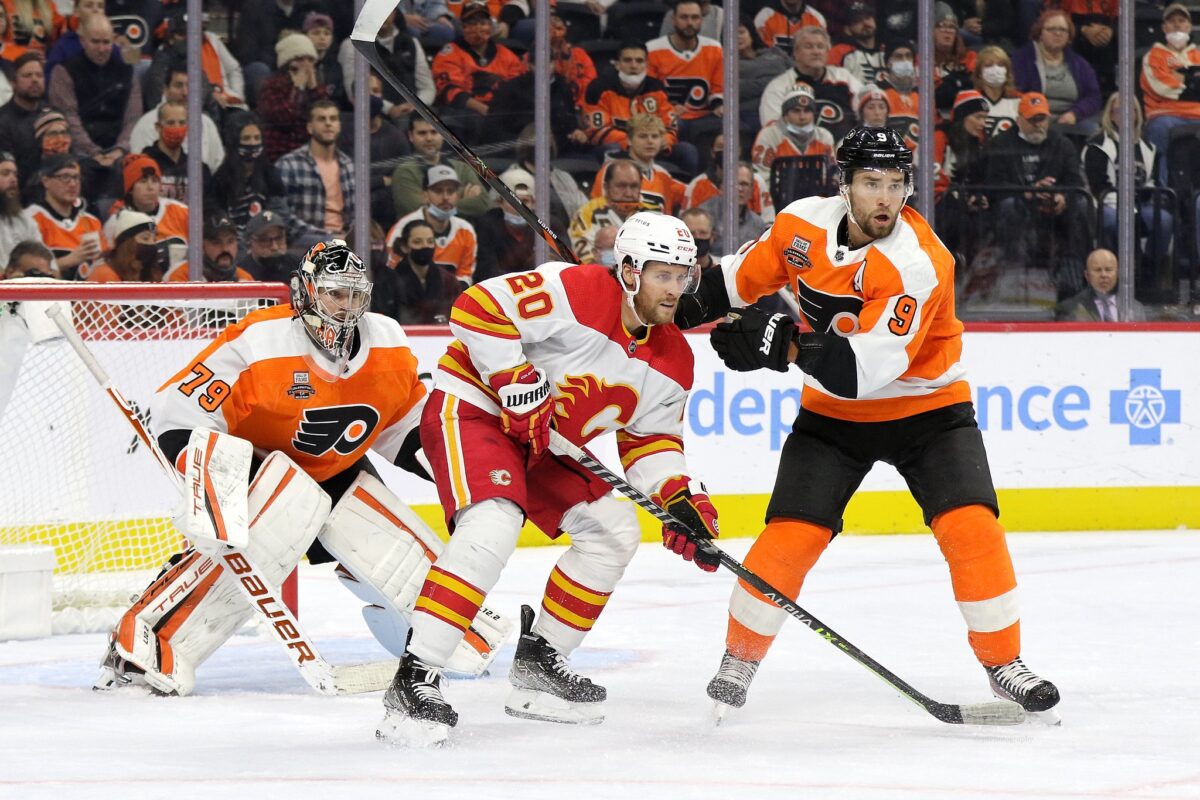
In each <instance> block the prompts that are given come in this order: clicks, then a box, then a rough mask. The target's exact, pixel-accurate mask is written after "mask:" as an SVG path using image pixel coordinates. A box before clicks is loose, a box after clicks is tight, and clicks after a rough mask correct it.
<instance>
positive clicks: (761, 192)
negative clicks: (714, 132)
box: [682, 173, 775, 222]
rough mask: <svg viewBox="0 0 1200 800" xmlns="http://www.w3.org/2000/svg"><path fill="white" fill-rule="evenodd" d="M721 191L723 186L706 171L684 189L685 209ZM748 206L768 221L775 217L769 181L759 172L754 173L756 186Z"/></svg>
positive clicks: (693, 206) (751, 193)
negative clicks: (768, 185) (768, 189)
mask: <svg viewBox="0 0 1200 800" xmlns="http://www.w3.org/2000/svg"><path fill="white" fill-rule="evenodd" d="M720 193H721V187H720V186H717V185H716V184H715V183H713V179H712V178H710V177H709V176H708V175H707V174H705V173H700V174H699V175H697V176H696V177H694V178H692V182H691V183H689V184H688V185H687V188H686V189H684V191H683V206H682V208H683V210H684V211H686V210H687V209H689V208H695V207H696V206H698V205H701V204H702V203H704V202H705V201H706V200H710V199H712V198H714V197H716V196H717V195H719V194H720ZM746 208H748V209H750V210H751V211H753V212H754V213H755V214H758V215H759V216H760V217H762V218H763V219H764V220H766V221H767V222H770V221H771V220H773V219H775V204H774V203H773V202H772V201H771V193H770V192H768V191H767V182H766V181H764V180H763V179H762V176H761V175H759V174H758V173H755V175H754V186H752V187H751V189H750V199H749V200H748V201H747V202H746Z"/></svg>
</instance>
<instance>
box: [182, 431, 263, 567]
mask: <svg viewBox="0 0 1200 800" xmlns="http://www.w3.org/2000/svg"><path fill="white" fill-rule="evenodd" d="M183 455H184V465H183V485H184V497H183V518H182V524H181V525H180V528H181V529H182V532H183V535H184V536H186V537H187V538H188V540H189V541H191V542H192V543H193V544H195V545H197V546H199V547H200V549H202V550H204V551H206V552H216V550H217V549H218V548H219V546H220V545H223V544H228V545H232V546H233V547H245V546H246V544H247V543H248V541H249V538H250V518H249V516H248V515H249V501H248V498H247V495H246V484H247V483H249V482H250V461H251V459H252V458H253V457H254V447H253V445H251V444H250V442H248V441H247V440H245V439H241V438H239V437H237V436H231V435H229V434H227V433H218V432H217V431H212V430H205V429H203V428H197V429H195V430H194V431H192V435H191V437H190V438H189V439H188V443H187V447H186V448H185V449H184V451H183Z"/></svg>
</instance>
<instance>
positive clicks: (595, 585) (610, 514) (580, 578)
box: [533, 494, 642, 656]
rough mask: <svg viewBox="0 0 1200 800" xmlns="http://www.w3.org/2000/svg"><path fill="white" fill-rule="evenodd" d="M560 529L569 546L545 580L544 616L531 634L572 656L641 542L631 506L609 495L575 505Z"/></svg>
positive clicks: (638, 527) (640, 532) (566, 515)
mask: <svg viewBox="0 0 1200 800" xmlns="http://www.w3.org/2000/svg"><path fill="white" fill-rule="evenodd" d="M562 528H563V530H565V531H566V532H567V533H569V534H570V535H571V546H570V547H569V548H568V549H567V552H565V553H563V554H562V556H561V557H560V558H559V559H558V563H557V564H556V565H555V567H554V569H553V570H552V571H551V572H550V577H549V579H548V580H547V581H546V593H545V595H543V597H542V613H541V614H539V615H538V620H537V623H536V624H535V625H534V626H533V632H534V633H536V634H538V635H539V636H541V637H543V638H544V639H545V640H546V641H547V642H549V643H550V644H551V645H552V646H553V647H554V649H555V650H557V651H558V652H560V653H562V654H563V655H564V656H568V655H570V654H571V652H572V651H574V650H575V648H577V647H578V646H579V645H580V644H581V643H582V642H583V638H584V637H585V636H586V635H587V633H588V631H590V630H591V629H592V626H593V625H595V624H596V620H597V619H598V618H599V616H600V613H601V612H602V611H604V606H605V605H606V604H607V603H608V598H609V597H610V596H611V595H612V592H613V590H614V589H615V588H616V586H617V582H618V581H620V580H621V576H622V575H624V574H625V568H626V567H627V566H628V565H629V562H630V561H631V560H633V555H634V553H636V552H637V549H638V545H639V544H640V543H641V540H642V530H641V526H639V525H638V521H637V515H636V513H635V512H634V510H633V506H632V505H631V504H630V503H623V502H621V501H619V500H617V498H616V496H615V495H612V494H607V495H605V496H603V497H601V498H600V499H598V500H594V501H592V502H590V503H579V504H577V505H575V506H572V507H571V509H570V510H568V511H567V513H566V514H565V515H563V520H562Z"/></svg>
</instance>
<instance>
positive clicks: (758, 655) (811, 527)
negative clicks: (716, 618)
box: [725, 517, 832, 661]
mask: <svg viewBox="0 0 1200 800" xmlns="http://www.w3.org/2000/svg"><path fill="white" fill-rule="evenodd" d="M831 538H832V531H830V530H829V528H825V527H823V526H821V525H815V524H813V523H811V522H802V521H800V520H795V519H783V518H779V517H776V518H774V519H772V520H771V521H770V522H768V523H767V527H766V528H765V529H764V530H763V532H762V533H761V534H760V535H759V537H758V540H757V541H755V542H754V545H753V546H752V547H751V548H750V552H749V553H748V554H747V555H746V561H745V565H746V567H747V568H748V569H749V570H750V571H751V572H753V573H754V574H756V575H758V576H759V577H760V578H762V579H763V580H765V581H766V582H767V583H769V584H771V585H772V586H774V587H775V588H776V589H778V590H780V591H781V592H783V593H785V594H786V595H788V597H790V598H792V599H793V600H795V599H796V596H797V595H798V594H799V593H800V587H801V586H802V585H803V584H804V576H805V575H807V574H808V571H809V570H810V569H812V567H813V565H814V564H816V563H817V559H818V558H820V557H821V553H823V552H825V548H826V547H827V546H828V545H829V540H830V539H831ZM786 617H787V612H785V611H784V610H783V609H781V608H779V607H778V606H776V605H775V604H774V603H772V602H771V601H770V600H767V599H766V598H765V597H763V596H762V594H761V593H760V592H758V591H757V590H756V589H753V588H751V587H750V586H748V585H747V584H745V583H743V582H742V581H740V580H739V581H738V583H737V585H736V586H735V587H733V596H732V597H731V598H730V599H729V630H728V633H727V634H726V637H725V646H726V648H727V649H728V650H729V652H730V653H732V654H733V655H735V656H737V657H738V658H740V659H743V660H746V661H761V660H762V658H763V656H765V655H766V654H767V649H768V648H769V647H770V646H771V642H773V641H774V640H775V635H776V634H777V633H779V629H780V627H781V626H782V625H783V621H784V619H785V618H786Z"/></svg>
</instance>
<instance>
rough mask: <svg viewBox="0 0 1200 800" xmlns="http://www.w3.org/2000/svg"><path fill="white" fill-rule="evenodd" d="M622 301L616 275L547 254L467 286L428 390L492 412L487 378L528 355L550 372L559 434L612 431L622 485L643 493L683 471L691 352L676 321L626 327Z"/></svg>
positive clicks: (576, 436)
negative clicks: (644, 329)
mask: <svg viewBox="0 0 1200 800" xmlns="http://www.w3.org/2000/svg"><path fill="white" fill-rule="evenodd" d="M624 302H625V297H624V293H623V292H622V290H621V287H620V286H619V285H618V283H617V280H616V278H614V277H613V275H612V274H611V273H609V272H608V270H607V269H605V268H604V267H601V266H596V265H589V264H583V265H577V264H567V263H563V262H551V263H548V264H543V265H542V266H541V267H539V268H538V269H536V270H534V271H533V272H523V273H516V274H512V275H503V276H498V277H495V278H491V279H489V280H486V281H483V282H482V283H479V284H476V285H475V286H472V287H471V288H470V289H468V290H467V291H466V292H464V293H463V295H462V296H461V297H460V298H459V299H458V301H457V302H456V303H455V305H454V309H453V311H452V312H451V315H450V329H451V331H452V332H453V333H454V334H455V335H456V336H457V337H458V338H457V340H456V341H454V342H452V343H451V345H450V347H449V349H448V350H447V352H446V354H445V355H444V356H442V359H441V361H440V362H439V363H438V368H439V373H438V377H437V388H439V389H441V390H442V391H444V392H446V393H447V394H449V395H452V396H455V397H458V398H460V399H462V400H465V401H466V402H468V403H471V404H472V405H474V406H477V407H479V408H481V409H484V410H485V411H489V412H491V413H494V414H496V415H497V416H499V414H500V409H499V406H498V405H497V397H496V393H495V392H494V391H493V390H492V389H491V387H490V386H489V385H488V382H487V381H488V377H489V376H490V375H491V374H492V373H495V372H499V371H501V370H506V369H510V368H512V367H515V366H517V365H519V364H521V363H522V362H525V361H529V362H530V363H532V364H533V365H534V366H536V367H538V368H539V369H541V370H543V371H545V373H546V376H547V378H548V379H549V382H550V385H551V387H552V389H553V393H554V399H555V413H554V425H555V428H556V429H557V430H558V432H559V433H561V434H562V435H563V436H565V437H566V438H567V439H569V440H571V441H572V442H574V443H575V444H577V445H584V444H586V443H587V442H589V441H590V440H592V439H594V438H596V437H597V436H600V435H601V434H603V433H606V432H608V431H616V434H617V447H618V453H619V455H620V458H621V464H622V466H623V467H624V469H625V473H626V475H627V477H628V478H629V481H630V483H632V484H633V485H634V486H636V487H637V488H638V489H640V490H642V491H644V492H646V493H647V494H649V493H652V492H653V491H654V490H655V489H657V488H658V486H659V485H660V484H661V483H662V481H663V480H665V479H666V478H669V477H671V476H674V475H686V474H688V473H687V469H686V465H685V462H684V456H683V417H684V412H685V409H686V407H687V396H688V392H689V391H690V390H691V386H692V373H693V366H694V359H693V356H692V351H691V348H690V347H689V345H688V343H687V342H686V341H685V339H684V337H683V334H682V333H681V332H680V331H679V329H678V328H677V327H675V325H655V326H652V327H650V328H649V332H648V333H647V334H646V335H645V336H644V337H643V338H641V339H639V338H637V337H636V336H634V335H633V334H631V333H630V332H629V331H628V330H627V329H626V328H625V325H624V324H623V323H622V320H621V306H622V304H623V303H624Z"/></svg>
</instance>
